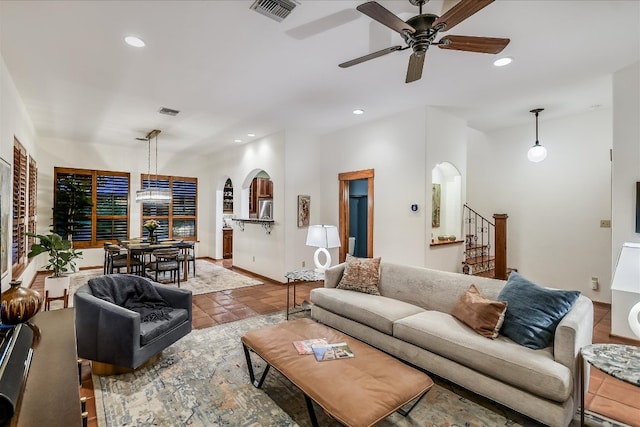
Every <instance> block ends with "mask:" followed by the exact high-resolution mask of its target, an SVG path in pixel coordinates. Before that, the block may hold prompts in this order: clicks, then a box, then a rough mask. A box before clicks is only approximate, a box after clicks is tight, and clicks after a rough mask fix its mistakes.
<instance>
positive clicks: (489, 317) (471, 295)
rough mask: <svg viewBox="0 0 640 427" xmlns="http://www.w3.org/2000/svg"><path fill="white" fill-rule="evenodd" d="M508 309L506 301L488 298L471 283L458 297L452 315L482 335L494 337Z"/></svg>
mask: <svg viewBox="0 0 640 427" xmlns="http://www.w3.org/2000/svg"><path fill="white" fill-rule="evenodd" d="M506 311H507V303H506V302H500V301H491V300H489V299H486V298H484V297H483V296H482V295H480V292H479V291H478V288H476V287H475V285H471V286H469V289H468V290H467V291H466V292H465V293H464V294H463V295H462V296H461V297H460V299H458V302H456V305H455V306H454V307H453V310H452V311H451V315H452V316H453V317H455V318H456V319H458V320H460V321H461V322H463V323H464V324H465V325H467V326H469V327H470V328H472V329H473V330H474V331H476V332H477V333H479V334H480V335H482V336H484V337H487V338H491V339H494V338H496V337H497V336H498V332H499V331H500V327H502V322H504V314H505V312H506Z"/></svg>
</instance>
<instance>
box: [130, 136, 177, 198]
mask: <svg viewBox="0 0 640 427" xmlns="http://www.w3.org/2000/svg"><path fill="white" fill-rule="evenodd" d="M160 132H161V131H159V130H158V129H154V130H152V131H151V132H149V133H148V134H147V137H146V138H145V139H144V140H146V141H147V145H148V153H147V183H148V187H147V188H142V189H140V190H138V191H136V202H137V203H147V204H151V205H163V204H168V203H170V202H171V190H170V189H168V188H159V187H158V134H159V133H160ZM151 138H155V140H156V141H155V142H156V162H155V163H156V170H155V176H154V180H153V181H152V180H151ZM138 139H140V140H143V139H142V138H138Z"/></svg>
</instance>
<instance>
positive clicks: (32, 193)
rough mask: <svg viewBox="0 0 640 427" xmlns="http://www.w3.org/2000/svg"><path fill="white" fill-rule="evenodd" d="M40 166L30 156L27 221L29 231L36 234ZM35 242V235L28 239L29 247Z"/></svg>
mask: <svg viewBox="0 0 640 427" xmlns="http://www.w3.org/2000/svg"><path fill="white" fill-rule="evenodd" d="M37 201H38V167H37V166H36V161H35V160H34V159H33V157H31V156H29V218H28V222H27V231H28V232H29V233H32V234H35V232H36V220H37V213H38V209H37V208H38V205H37ZM33 243H35V239H34V238H33V237H29V238H28V239H27V248H31V245H32V244H33Z"/></svg>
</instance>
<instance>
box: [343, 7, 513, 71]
mask: <svg viewBox="0 0 640 427" xmlns="http://www.w3.org/2000/svg"><path fill="white" fill-rule="evenodd" d="M426 1H427V0H409V2H410V3H411V4H412V5H414V6H417V7H419V11H420V13H419V14H418V15H416V16H414V17H412V18H409V19H408V20H407V21H406V22H405V21H403V20H402V19H400V18H399V17H398V16H396V15H394V14H393V13H392V12H390V11H389V10H388V9H386V8H384V7H383V6H381V5H380V4H379V3H377V2H375V1H369V2H367V3H363V4H361V5H359V6H358V7H357V8H356V9H357V10H358V11H360V12H362V13H364V14H365V15H367V16H369V17H370V18H372V19H374V20H376V21H378V22H380V23H381V24H382V25H385V26H387V27H389V28H391V29H392V30H394V31H396V32H397V33H399V34H400V35H401V36H402V38H403V39H404V41H405V43H406V46H392V47H389V48H386V49H382V50H379V51H377V52H373V53H370V54H368V55H365V56H361V57H360V58H356V59H353V60H351V61H347V62H343V63H341V64H339V67H341V68H347V67H351V66H353V65H356V64H360V63H362V62H365V61H369V60H371V59H374V58H378V57H380V56H383V55H386V54H388V53H391V52H395V51H398V50H405V49H409V48H411V49H412V50H413V53H412V54H411V56H410V57H409V66H408V68H407V76H406V79H405V82H406V83H411V82H414V81H416V80H420V78H421V77H422V69H423V66H424V60H425V57H426V54H427V50H428V49H429V47H430V46H432V45H436V46H438V47H439V48H441V49H452V50H461V51H465V52H478V53H491V54H497V53H500V52H502V50H503V49H504V48H505V47H506V46H507V45H508V44H509V41H510V40H509V39H504V38H495V37H474V36H454V35H452V36H445V37H443V38H441V39H440V40H438V41H436V37H437V36H438V34H439V33H440V32H444V31H448V30H450V29H451V28H453V27H454V26H456V25H458V24H459V23H460V22H462V21H464V20H465V19H467V18H469V17H470V16H471V15H473V14H475V13H476V12H479V11H480V10H482V9H483V8H485V7H486V6H488V5H490V4H491V3H493V1H494V0H461V1H460V2H459V3H457V4H456V5H455V6H453V7H452V8H451V9H449V10H448V11H447V12H445V14H444V15H442V16H440V17H439V16H437V15H433V14H431V13H422V6H423V5H424V4H425V3H426Z"/></svg>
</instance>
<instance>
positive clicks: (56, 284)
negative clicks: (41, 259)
mask: <svg viewBox="0 0 640 427" xmlns="http://www.w3.org/2000/svg"><path fill="white" fill-rule="evenodd" d="M27 235H28V236H30V237H35V238H36V239H38V242H37V243H34V244H32V245H31V250H30V251H29V253H28V254H27V257H29V258H33V257H35V256H38V255H40V254H43V253H48V254H49V260H48V261H47V264H46V265H44V268H45V270H50V271H53V274H52V275H51V276H47V277H45V278H44V303H45V307H46V306H48V305H49V302H50V301H51V300H55V299H61V300H63V302H64V307H67V306H68V305H69V284H70V282H71V278H70V277H69V276H68V275H67V274H65V273H67V272H69V271H72V272H73V271H76V263H75V260H76V259H78V258H82V252H80V251H77V250H75V249H73V246H72V245H71V242H70V241H69V240H65V239H63V238H62V237H60V235H58V234H56V233H51V234H46V235H45V234H32V233H27Z"/></svg>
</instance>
